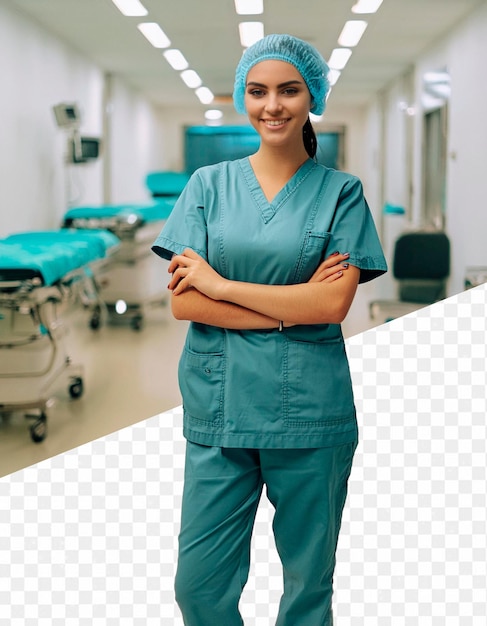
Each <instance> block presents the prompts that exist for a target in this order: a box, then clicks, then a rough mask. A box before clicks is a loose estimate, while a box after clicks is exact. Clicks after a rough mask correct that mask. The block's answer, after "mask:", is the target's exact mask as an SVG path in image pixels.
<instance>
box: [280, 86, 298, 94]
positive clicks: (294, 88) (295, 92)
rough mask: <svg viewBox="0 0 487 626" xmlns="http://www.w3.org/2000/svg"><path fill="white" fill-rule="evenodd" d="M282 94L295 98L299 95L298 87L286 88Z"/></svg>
mask: <svg viewBox="0 0 487 626" xmlns="http://www.w3.org/2000/svg"><path fill="white" fill-rule="evenodd" d="M282 93H283V94H284V95H285V96H295V95H296V94H297V93H298V89H296V87H286V89H284V91H283V92H282Z"/></svg>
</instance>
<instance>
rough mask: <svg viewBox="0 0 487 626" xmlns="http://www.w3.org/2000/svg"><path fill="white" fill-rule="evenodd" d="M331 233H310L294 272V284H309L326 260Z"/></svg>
mask: <svg viewBox="0 0 487 626" xmlns="http://www.w3.org/2000/svg"><path fill="white" fill-rule="evenodd" d="M329 240H330V233H326V232H316V231H308V232H307V233H306V234H305V237H304V241H303V245H302V247H301V253H300V255H299V258H298V262H297V264H296V269H295V271H294V277H293V282H294V283H305V282H307V281H308V280H309V279H310V278H311V276H312V275H313V273H314V271H315V270H316V269H317V267H318V265H319V264H320V263H321V262H322V261H324V260H325V257H326V256H327V255H326V252H327V247H328V242H329Z"/></svg>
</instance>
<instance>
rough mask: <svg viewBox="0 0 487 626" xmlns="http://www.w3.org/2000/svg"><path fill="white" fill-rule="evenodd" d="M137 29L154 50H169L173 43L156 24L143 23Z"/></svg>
mask: <svg viewBox="0 0 487 626" xmlns="http://www.w3.org/2000/svg"><path fill="white" fill-rule="evenodd" d="M137 28H138V29H139V30H140V32H141V33H142V34H143V35H144V37H145V38H146V39H147V40H148V41H149V42H150V43H151V44H152V45H153V46H154V48H169V46H170V45H171V41H170V39H169V37H168V36H167V35H166V33H165V32H164V31H163V30H162V28H161V27H160V26H159V24H157V23H156V22H143V23H142V24H139V25H138V26H137Z"/></svg>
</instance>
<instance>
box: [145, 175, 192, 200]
mask: <svg viewBox="0 0 487 626" xmlns="http://www.w3.org/2000/svg"><path fill="white" fill-rule="evenodd" d="M188 180H189V175H188V174H186V173H185V172H170V171H162V172H151V173H150V174H147V177H146V179H145V184H146V186H147V189H148V190H149V191H150V193H151V195H152V197H153V198H162V199H163V200H166V201H169V202H172V203H174V202H175V201H176V200H177V199H178V197H179V196H180V195H181V192H182V191H183V189H184V188H185V186H186V183H187V182H188Z"/></svg>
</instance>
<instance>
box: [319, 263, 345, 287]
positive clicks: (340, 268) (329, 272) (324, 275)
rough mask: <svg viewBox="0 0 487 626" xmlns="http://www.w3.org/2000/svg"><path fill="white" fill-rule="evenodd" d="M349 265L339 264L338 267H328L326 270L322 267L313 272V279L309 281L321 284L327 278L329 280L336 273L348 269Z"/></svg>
mask: <svg viewBox="0 0 487 626" xmlns="http://www.w3.org/2000/svg"><path fill="white" fill-rule="evenodd" d="M348 267H349V264H348V263H341V264H339V265H334V266H333V267H328V268H326V267H325V268H324V267H321V266H320V267H319V268H318V270H317V271H316V272H315V275H314V276H313V278H312V279H311V280H312V281H313V282H314V281H316V282H321V281H323V280H326V279H327V278H329V277H330V276H333V275H334V274H337V273H338V272H343V271H344V270H346V269H348Z"/></svg>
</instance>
